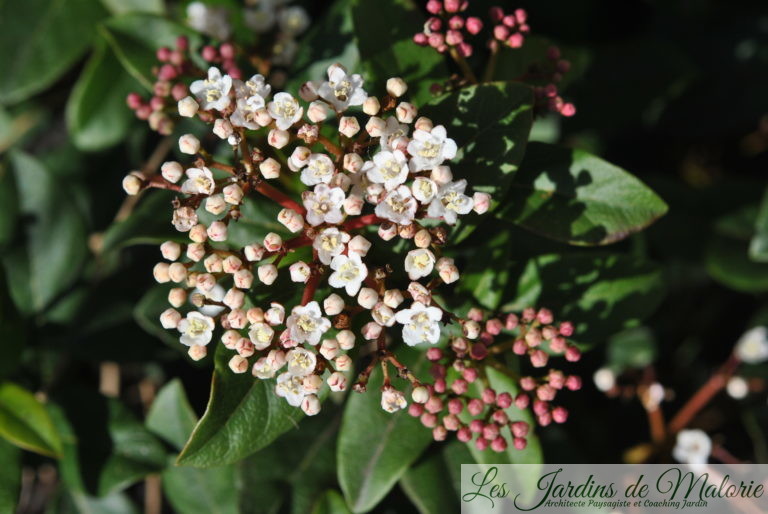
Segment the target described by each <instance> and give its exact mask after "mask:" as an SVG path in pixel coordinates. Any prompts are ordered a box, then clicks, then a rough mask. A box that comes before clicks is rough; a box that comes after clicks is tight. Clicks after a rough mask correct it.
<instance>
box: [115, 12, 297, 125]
mask: <svg viewBox="0 0 768 514" xmlns="http://www.w3.org/2000/svg"><path fill="white" fill-rule="evenodd" d="M288 3H289V2H288V1H287V0H268V1H267V0H262V1H260V2H258V3H257V4H256V5H255V6H249V7H246V9H245V12H244V20H245V23H246V24H247V25H248V27H249V28H250V29H251V30H253V31H254V32H255V33H257V34H259V35H260V36H261V37H260V39H259V42H258V44H257V45H256V46H255V47H254V48H249V49H247V50H245V49H244V48H242V47H241V46H239V45H238V44H236V43H235V42H233V41H230V38H231V36H232V26H231V24H230V22H229V13H228V11H227V9H226V8H223V7H211V6H206V5H205V4H203V3H201V2H192V3H190V4H189V5H188V6H187V22H188V23H189V25H190V26H191V27H192V28H194V29H195V30H197V31H199V32H201V33H203V34H206V35H208V36H210V37H212V38H214V39H215V40H219V41H220V42H219V43H216V42H211V43H210V44H207V45H205V46H203V47H202V48H201V49H199V57H200V59H202V61H204V62H205V63H206V64H207V65H209V66H216V69H217V70H218V69H221V70H223V72H224V74H225V75H224V76H226V77H230V78H231V79H233V80H240V79H242V78H243V76H244V72H243V67H245V68H246V69H247V68H250V67H252V66H254V65H255V66H256V68H257V69H258V71H259V73H260V74H261V75H262V76H263V77H266V79H265V80H268V82H269V83H270V84H272V85H279V84H282V83H283V82H284V81H285V72H284V71H282V70H281V69H280V68H281V67H283V68H284V67H286V66H289V65H290V64H291V63H292V62H293V59H294V57H295V55H296V52H297V50H298V43H297V41H296V38H297V37H298V36H299V35H301V34H302V33H303V32H304V31H305V30H306V29H307V27H308V26H309V16H308V14H307V12H306V11H305V10H304V8H303V7H300V6H290V5H287V4H288ZM156 57H157V65H156V66H154V67H153V69H152V73H153V74H154V76H155V77H156V80H155V83H154V84H153V91H152V96H151V97H150V98H149V99H148V100H145V99H143V98H142V97H141V95H139V94H138V93H130V94H129V95H128V97H127V100H126V101H127V104H128V106H129V107H130V108H131V109H132V110H133V111H135V113H136V116H137V117H138V118H139V119H142V120H147V121H148V122H149V126H150V128H151V129H152V130H155V131H157V132H159V133H161V134H164V135H168V134H170V133H172V132H173V129H174V126H175V123H176V121H177V119H178V115H179V114H181V115H182V116H185V115H186V114H185V111H184V110H180V111H179V112H177V110H176V102H178V101H180V100H181V99H183V98H185V97H187V96H188V95H189V92H190V83H191V82H192V83H197V84H199V80H197V79H199V78H200V77H202V76H205V75H206V70H205V69H202V68H200V66H199V65H198V64H197V62H199V59H198V60H196V59H194V58H193V56H192V54H191V49H190V44H189V39H188V38H187V37H185V36H180V37H179V38H178V39H177V41H176V46H175V48H169V47H162V48H159V49H158V50H157V52H156ZM221 78H222V76H221V73H219V77H218V79H221ZM208 80H214V81H215V80H217V78H216V77H211V75H210V73H208ZM226 80H228V79H226ZM193 81H195V82H193ZM198 87H199V86H198ZM192 92H193V93H195V92H194V91H192ZM225 96H226V95H225ZM222 101H225V100H224V99H222ZM200 117H201V118H202V119H204V120H205V121H213V119H214V118H213V117H212V116H210V115H209V114H208V113H207V112H205V110H203V111H201V112H200Z"/></svg>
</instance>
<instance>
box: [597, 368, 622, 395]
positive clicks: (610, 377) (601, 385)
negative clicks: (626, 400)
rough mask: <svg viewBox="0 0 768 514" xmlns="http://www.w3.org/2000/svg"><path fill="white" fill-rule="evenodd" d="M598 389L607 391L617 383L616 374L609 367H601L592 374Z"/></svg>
mask: <svg viewBox="0 0 768 514" xmlns="http://www.w3.org/2000/svg"><path fill="white" fill-rule="evenodd" d="M592 380H593V381H594V383H595V387H597V390H598V391H602V392H604V393H605V392H607V391H610V390H611V389H613V386H615V385H616V374H615V373H614V372H613V371H612V370H611V369H609V368H600V369H598V370H597V371H595V374H594V375H592Z"/></svg>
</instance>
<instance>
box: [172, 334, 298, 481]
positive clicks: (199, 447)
mask: <svg viewBox="0 0 768 514" xmlns="http://www.w3.org/2000/svg"><path fill="white" fill-rule="evenodd" d="M232 355H233V353H232V352H231V351H230V350H227V349H226V348H224V347H223V346H219V348H218V349H217V350H216V357H215V360H216V369H215V370H214V372H213V381H212V383H211V396H210V399H209V400H208V408H207V409H206V411H205V414H204V415H203V417H202V419H201V420H200V422H199V423H198V424H197V426H196V427H195V430H194V432H192V436H191V437H190V438H189V441H187V444H186V446H185V447H184V449H183V450H182V452H181V454H180V455H179V459H178V464H179V465H188V466H195V467H202V468H207V467H212V466H222V465H224V464H230V463H233V462H237V461H239V460H240V459H242V458H244V457H246V456H248V455H250V454H252V453H254V452H256V451H257V450H260V449H261V448H263V447H265V446H267V445H268V444H270V443H271V442H272V441H274V440H275V439H276V438H277V436H279V435H280V434H282V433H283V432H285V431H287V430H289V429H290V428H291V427H294V426H296V424H297V423H298V420H299V419H300V418H301V417H302V416H303V413H302V411H301V409H297V408H296V407H291V406H290V405H288V403H287V402H286V401H285V400H284V399H283V398H279V397H278V396H277V395H276V394H275V390H274V388H275V382H274V380H259V379H257V378H254V377H253V376H251V374H250V373H243V374H241V375H237V374H235V373H232V371H231V370H230V369H229V366H228V364H227V363H228V361H229V359H230V357H231V356H232ZM255 427H258V428H257V429H256V428H255Z"/></svg>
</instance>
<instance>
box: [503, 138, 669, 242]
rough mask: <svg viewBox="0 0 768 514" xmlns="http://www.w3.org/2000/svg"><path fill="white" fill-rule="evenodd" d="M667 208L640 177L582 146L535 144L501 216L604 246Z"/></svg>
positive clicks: (551, 234) (550, 234)
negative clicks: (584, 149)
mask: <svg viewBox="0 0 768 514" xmlns="http://www.w3.org/2000/svg"><path fill="white" fill-rule="evenodd" d="M666 212H667V205H666V204H665V203H664V201H663V200H662V199H661V198H659V196H658V195H656V193H654V192H653V191H652V190H651V189H650V188H648V186H646V185H645V184H643V183H642V182H641V181H640V180H638V179H637V178H635V177H634V176H632V175H631V174H629V173H628V172H626V171H624V170H623V169H621V168H619V167H617V166H614V165H613V164H610V163H608V162H606V161H604V160H602V159H600V158H599V157H595V156H594V155H591V154H589V153H587V152H585V151H582V150H571V149H568V148H562V147H558V146H552V145H548V144H545V143H531V144H530V145H529V146H528V150H527V151H526V155H525V159H524V160H523V164H522V165H521V167H520V171H519V172H518V173H517V174H516V175H515V177H514V179H513V181H512V189H511V190H510V193H509V195H507V197H506V198H505V208H504V209H503V210H502V211H500V213H499V215H500V216H501V217H502V218H504V219H506V220H509V221H512V222H514V223H517V224H519V225H520V226H522V227H525V228H526V229H528V230H531V231H533V232H535V233H537V234H540V235H543V236H546V237H551V238H552V239H556V240H558V241H563V242H566V243H570V244H575V245H604V244H609V243H613V242H616V241H619V240H621V239H624V238H625V237H627V236H629V235H630V234H633V233H635V232H638V231H640V230H642V229H644V228H646V227H647V226H648V225H650V224H651V223H653V222H654V221H655V220H657V219H658V218H660V217H661V216H663V215H664V214H665V213H666Z"/></svg>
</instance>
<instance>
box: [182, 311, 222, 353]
mask: <svg viewBox="0 0 768 514" xmlns="http://www.w3.org/2000/svg"><path fill="white" fill-rule="evenodd" d="M214 326H215V323H214V322H213V318H211V317H210V316H206V315H204V314H201V313H199V312H195V311H192V312H190V313H189V314H187V317H186V318H184V319H183V320H181V321H179V325H178V329H179V332H181V338H180V341H181V344H183V345H185V346H195V345H200V346H205V345H207V344H208V343H210V342H211V338H212V337H213V328H214Z"/></svg>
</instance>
